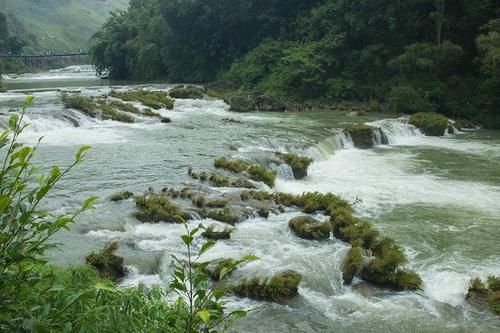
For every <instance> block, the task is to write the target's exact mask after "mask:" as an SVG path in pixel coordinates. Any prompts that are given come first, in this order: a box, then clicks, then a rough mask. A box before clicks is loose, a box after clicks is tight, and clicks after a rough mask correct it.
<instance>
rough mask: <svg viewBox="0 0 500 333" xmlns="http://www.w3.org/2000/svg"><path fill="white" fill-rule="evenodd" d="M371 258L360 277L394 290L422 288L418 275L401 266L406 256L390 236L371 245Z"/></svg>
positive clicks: (404, 262)
mask: <svg viewBox="0 0 500 333" xmlns="http://www.w3.org/2000/svg"><path fill="white" fill-rule="evenodd" d="M372 251H373V255H374V256H375V258H373V259H372V260H371V261H370V262H369V263H368V265H366V266H365V267H363V269H362V270H361V278H362V279H363V280H365V281H367V282H370V283H373V284H375V285H378V286H381V287H387V288H391V289H394V290H418V289H421V288H422V279H421V278H420V276H419V275H418V274H417V273H415V272H413V271H410V270H406V269H404V268H402V265H404V264H406V261H407V259H406V256H405V255H404V253H403V251H402V249H401V247H399V246H398V245H397V244H396V242H395V241H394V240H392V239H390V238H384V239H382V240H381V241H379V242H377V243H376V244H375V245H373V246H372Z"/></svg>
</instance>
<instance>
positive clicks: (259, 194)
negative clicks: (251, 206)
mask: <svg viewBox="0 0 500 333" xmlns="http://www.w3.org/2000/svg"><path fill="white" fill-rule="evenodd" d="M240 198H241V200H243V201H248V200H252V199H253V200H257V201H267V200H271V199H272V198H273V194H272V193H269V192H264V191H243V192H241V194H240Z"/></svg>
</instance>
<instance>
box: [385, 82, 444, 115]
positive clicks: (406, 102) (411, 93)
mask: <svg viewBox="0 0 500 333" xmlns="http://www.w3.org/2000/svg"><path fill="white" fill-rule="evenodd" d="M389 107H390V109H391V110H392V111H393V112H401V113H406V114H413V113H417V112H432V111H435V110H436V106H435V105H434V104H432V103H431V102H430V101H429V99H428V98H426V97H425V96H424V95H423V94H422V93H421V92H420V91H419V90H417V89H415V88H413V87H412V86H408V85H404V86H396V87H393V88H392V90H391V93H390V95H389Z"/></svg>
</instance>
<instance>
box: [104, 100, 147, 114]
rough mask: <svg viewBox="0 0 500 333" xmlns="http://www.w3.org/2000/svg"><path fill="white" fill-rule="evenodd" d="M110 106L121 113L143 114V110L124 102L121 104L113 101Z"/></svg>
mask: <svg viewBox="0 0 500 333" xmlns="http://www.w3.org/2000/svg"><path fill="white" fill-rule="evenodd" d="M109 104H110V105H111V106H112V107H114V108H116V109H118V110H120V111H125V112H129V113H133V114H139V115H140V114H142V112H141V110H139V109H138V108H136V107H135V106H133V105H132V104H128V103H123V102H119V101H111V102H110V103H109Z"/></svg>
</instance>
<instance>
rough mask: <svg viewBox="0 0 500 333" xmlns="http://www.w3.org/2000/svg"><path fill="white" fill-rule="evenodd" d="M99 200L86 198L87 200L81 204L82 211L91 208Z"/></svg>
mask: <svg viewBox="0 0 500 333" xmlns="http://www.w3.org/2000/svg"><path fill="white" fill-rule="evenodd" d="M97 200H99V197H90V198H88V199H87V200H85V201H84V202H83V206H82V209H83V210H87V209H90V208H93V204H94V203H95V202H96V201H97Z"/></svg>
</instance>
